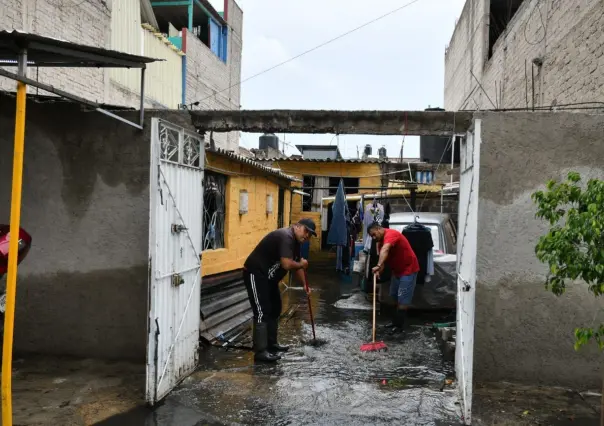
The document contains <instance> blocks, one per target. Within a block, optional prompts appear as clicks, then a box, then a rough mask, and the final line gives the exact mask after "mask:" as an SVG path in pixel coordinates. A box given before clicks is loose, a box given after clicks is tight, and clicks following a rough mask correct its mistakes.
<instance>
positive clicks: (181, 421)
mask: <svg viewBox="0 0 604 426" xmlns="http://www.w3.org/2000/svg"><path fill="white" fill-rule="evenodd" d="M309 282H310V285H311V287H312V288H313V292H312V308H313V312H314V314H315V318H316V324H317V327H316V332H317V338H318V339H319V341H320V342H322V343H324V344H321V345H316V346H313V345H310V344H309V342H311V341H312V331H311V327H310V324H309V321H308V308H307V304H306V294H305V293H304V292H303V291H301V289H296V288H290V289H289V290H288V291H287V292H286V293H285V294H284V295H283V302H284V310H287V309H288V307H290V306H294V307H295V314H294V315H293V316H292V317H291V318H289V319H284V320H283V321H282V324H281V328H280V341H281V343H282V344H289V345H291V349H290V351H289V352H288V353H286V354H285V356H284V358H283V359H282V360H281V361H280V362H279V363H277V364H275V365H254V363H253V357H252V354H251V353H250V352H246V351H237V350H228V351H225V350H224V349H222V348H220V349H219V348H212V349H210V350H207V351H205V352H204V353H203V354H202V355H201V357H202V359H201V368H200V369H199V370H198V371H197V372H196V373H195V374H193V375H192V376H191V377H190V378H188V379H187V380H186V381H185V382H184V383H183V384H182V385H181V386H180V387H179V388H178V389H177V390H176V391H174V392H173V393H172V394H171V395H170V396H169V397H168V398H167V400H166V402H165V404H164V405H163V406H162V407H160V408H159V409H157V410H156V411H155V413H153V417H152V418H151V417H149V418H148V419H147V420H148V421H147V424H157V425H160V424H161V425H176V424H178V425H185V426H186V425H191V426H192V425H202V424H250V425H251V424H253V425H316V424H321V425H344V424H346V425H366V424H373V425H378V424H412V425H445V424H446V425H449V424H459V423H458V419H459V414H458V405H456V402H457V399H456V395H455V392H454V390H453V388H451V387H450V386H447V385H446V379H447V378H450V377H452V376H453V366H452V365H450V364H448V363H446V362H444V361H443V360H442V356H441V353H440V350H439V349H438V347H437V345H436V343H435V341H434V338H433V336H432V333H431V332H430V331H429V330H428V329H427V328H426V327H422V325H423V324H424V323H425V318H416V319H413V320H412V322H414V323H415V324H414V325H415V326H412V327H410V328H409V331H408V332H407V333H406V334H404V335H398V336H388V335H386V333H385V332H384V330H383V329H382V330H378V340H383V341H384V342H385V343H386V345H387V346H388V351H387V352H384V353H381V352H380V353H362V352H361V351H360V350H359V348H360V345H361V344H362V343H366V342H369V341H370V339H371V311H367V310H362V309H338V308H336V307H334V306H333V304H334V303H335V302H336V301H338V299H341V297H342V294H348V295H349V294H350V293H351V291H353V289H351V288H350V286H349V285H347V284H343V283H342V282H341V281H340V280H339V278H338V276H337V275H335V273H334V272H332V271H331V268H329V269H326V268H315V269H314V270H313V271H312V273H311V274H310V275H309ZM353 300H355V299H353ZM356 300H358V298H357V299H356ZM385 321H386V319H385V318H379V319H378V322H379V323H380V322H381V323H384V322H385ZM380 331H381V332H380ZM250 339H251V336H250ZM244 340H245V339H244ZM244 343H246V344H248V345H250V344H251V343H247V342H244ZM177 418H178V420H177Z"/></svg>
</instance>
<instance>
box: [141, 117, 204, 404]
mask: <svg viewBox="0 0 604 426" xmlns="http://www.w3.org/2000/svg"><path fill="white" fill-rule="evenodd" d="M151 126H152V128H151V174H150V179H151V180H150V184H149V191H150V194H149V195H150V221H149V318H148V321H149V323H148V332H149V334H148V340H147V380H146V400H147V402H148V403H149V404H151V405H153V404H155V403H157V402H158V401H160V400H161V399H162V398H163V397H165V396H166V395H167V394H168V393H169V392H170V391H171V390H172V389H173V388H174V387H175V386H176V385H177V384H178V383H179V382H180V381H181V380H183V379H184V378H185V377H187V376H188V375H189V374H190V373H191V372H193V370H194V369H195V366H196V364H197V359H198V352H197V351H198V347H199V324H200V286H201V241H202V227H203V226H202V223H203V186H202V184H203V164H204V144H203V138H202V137H201V136H200V135H198V134H196V133H192V132H188V131H186V130H184V129H183V128H181V127H178V126H174V125H172V124H170V123H167V122H165V121H163V120H160V119H158V118H153V120H152V122H151Z"/></svg>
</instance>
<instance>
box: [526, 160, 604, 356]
mask: <svg viewBox="0 0 604 426" xmlns="http://www.w3.org/2000/svg"><path fill="white" fill-rule="evenodd" d="M532 199H533V201H534V202H535V204H536V205H537V213H536V216H537V217H538V218H540V219H543V220H546V221H548V222H549V225H550V229H549V231H548V233H547V234H546V235H543V236H542V237H541V238H539V242H538V243H537V246H536V247H535V253H536V255H537V258H538V259H539V260H540V261H541V262H543V263H546V264H547V265H548V266H549V273H548V275H547V280H546V282H545V288H546V289H548V290H551V291H552V292H553V293H554V294H555V295H557V296H560V295H562V294H564V292H565V291H566V286H567V283H568V282H572V281H582V282H583V283H585V285H587V286H588V289H589V291H590V292H591V293H592V294H593V295H594V296H595V297H599V296H602V295H604V181H602V180H599V179H590V180H589V181H588V182H587V185H582V181H581V176H580V175H579V173H576V172H570V173H569V174H568V176H567V178H566V181H564V182H556V181H553V180H552V181H549V182H548V183H547V189H546V190H545V191H537V192H535V193H534V194H533V195H532ZM590 341H594V342H595V343H596V344H597V345H598V346H599V348H600V349H601V350H604V324H602V325H600V326H599V327H595V328H577V329H576V330H575V349H577V350H578V349H579V348H580V347H581V346H583V345H585V344H587V343H588V342H590Z"/></svg>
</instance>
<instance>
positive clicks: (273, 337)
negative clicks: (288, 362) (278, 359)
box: [267, 319, 289, 353]
mask: <svg viewBox="0 0 604 426" xmlns="http://www.w3.org/2000/svg"><path fill="white" fill-rule="evenodd" d="M267 326H268V351H269V352H271V353H275V352H287V351H289V346H284V345H280V344H279V343H277V332H278V331H279V320H274V319H273V320H269V321H268V323H267Z"/></svg>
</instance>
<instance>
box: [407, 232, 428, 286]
mask: <svg viewBox="0 0 604 426" xmlns="http://www.w3.org/2000/svg"><path fill="white" fill-rule="evenodd" d="M402 234H403V236H404V237H405V238H407V241H409V244H410V245H411V248H412V249H413V252H414V253H415V256H417V261H418V262H419V273H418V274H417V283H418V284H424V283H425V282H426V276H427V275H433V274H434V261H433V257H432V256H433V253H432V249H433V247H434V242H433V241H432V233H431V232H430V229H429V228H427V227H425V226H423V225H421V224H419V223H413V224H411V225H409V226H406V227H405V228H404V229H403V232H402ZM429 258H430V262H428V259H429ZM429 271H431V274H429Z"/></svg>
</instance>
